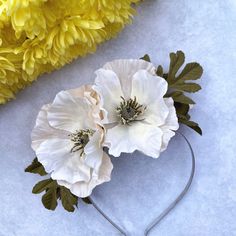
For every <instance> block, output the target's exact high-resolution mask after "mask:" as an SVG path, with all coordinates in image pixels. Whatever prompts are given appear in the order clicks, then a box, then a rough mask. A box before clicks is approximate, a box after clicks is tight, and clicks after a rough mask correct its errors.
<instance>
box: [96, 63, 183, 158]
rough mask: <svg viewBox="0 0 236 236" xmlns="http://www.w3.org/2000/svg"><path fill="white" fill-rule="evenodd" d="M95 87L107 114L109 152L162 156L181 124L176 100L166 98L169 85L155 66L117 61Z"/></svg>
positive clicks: (108, 66) (100, 75)
mask: <svg viewBox="0 0 236 236" xmlns="http://www.w3.org/2000/svg"><path fill="white" fill-rule="evenodd" d="M118 80H119V81H118ZM106 81H109V82H106ZM93 88H94V90H96V91H97V92H98V94H99V95H100V97H101V100H102V108H103V109H104V110H105V113H104V114H106V117H105V119H104V124H105V127H106V129H107V135H106V137H105V142H104V145H105V146H107V147H109V153H110V154H111V155H113V156H119V155H120V154H121V153H122V152H127V153H131V152H133V151H135V150H139V151H141V152H143V153H144V154H146V155H148V156H152V157H153V158H157V157H159V155H160V153H161V152H162V151H164V150H165V149H166V147H167V145H168V143H169V140H170V139H171V137H172V136H174V134H175V132H174V131H175V130H177V129H178V127H179V125H178V119H177V115H176V111H175V107H174V104H173V100H172V98H168V99H166V98H163V97H164V95H165V94H166V92H167V88H168V84H167V82H166V81H165V80H164V79H163V78H161V77H159V76H156V75H155V67H154V66H153V65H152V64H151V63H148V62H145V61H143V60H115V61H113V62H110V63H107V64H106V65H105V66H104V67H103V69H100V70H98V72H97V78H96V80H95V86H93ZM120 94H121V95H120ZM122 94H123V95H122ZM120 96H123V98H120ZM111 101H112V102H111ZM106 118H107V119H106Z"/></svg>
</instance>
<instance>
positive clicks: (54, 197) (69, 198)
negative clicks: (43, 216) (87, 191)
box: [25, 157, 91, 212]
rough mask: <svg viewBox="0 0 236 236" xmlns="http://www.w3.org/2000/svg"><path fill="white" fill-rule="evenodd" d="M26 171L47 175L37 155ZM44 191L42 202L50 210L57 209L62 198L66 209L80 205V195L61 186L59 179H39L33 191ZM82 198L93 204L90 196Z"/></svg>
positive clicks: (70, 209) (35, 192) (71, 210)
mask: <svg viewBox="0 0 236 236" xmlns="http://www.w3.org/2000/svg"><path fill="white" fill-rule="evenodd" d="M25 172H29V173H33V174H39V175H40V176H46V175H47V172H46V171H45V169H44V167H43V165H42V164H41V163H40V162H39V161H38V159H37V157H36V158H35V159H34V160H33V162H32V163H31V164H30V165H29V166H28V167H27V168H26V169H25ZM42 192H44V194H43V195H42V203H43V205H44V207H45V208H47V209H48V210H55V209H56V207H57V204H58V203H57V202H58V200H61V203H62V206H63V207H64V209H65V210H67V211H69V212H73V211H74V210H75V207H77V206H78V197H77V196H75V195H74V194H72V193H71V192H70V190H69V189H67V188H66V187H64V186H60V185H59V184H58V183H57V181H55V180H53V179H51V178H49V179H44V180H41V181H39V182H38V183H37V184H36V185H35V186H34V187H33V190H32V193H34V194H39V193H42ZM82 200H83V201H84V202H85V203H87V204H91V202H90V200H89V198H82Z"/></svg>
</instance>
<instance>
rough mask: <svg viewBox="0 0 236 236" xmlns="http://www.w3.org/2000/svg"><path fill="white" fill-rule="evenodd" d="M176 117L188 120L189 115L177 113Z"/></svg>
mask: <svg viewBox="0 0 236 236" xmlns="http://www.w3.org/2000/svg"><path fill="white" fill-rule="evenodd" d="M177 117H178V119H183V120H189V119H190V115H188V114H186V115H182V114H178V113H177Z"/></svg>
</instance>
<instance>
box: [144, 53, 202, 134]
mask: <svg viewBox="0 0 236 236" xmlns="http://www.w3.org/2000/svg"><path fill="white" fill-rule="evenodd" d="M141 59H143V60H145V61H148V62H150V57H149V56H148V55H145V56H144V57H142V58H141ZM184 62H185V55H184V53H183V52H182V51H177V52H176V53H174V52H172V53H170V65H169V71H168V72H167V73H164V70H163V67H162V66H161V65H159V66H158V67H157V69H156V74H157V75H158V76H160V77H162V78H164V79H165V80H166V81H167V83H168V91H167V93H166V95H165V97H172V98H173V100H174V106H175V108H176V113H177V117H178V120H179V123H182V124H184V125H187V126H188V127H190V128H191V129H193V130H195V131H196V132H197V133H199V134H200V135H202V130H201V128H200V127H199V125H198V124H197V123H196V122H194V121H191V120H190V119H191V117H190V115H189V109H190V105H192V104H195V102H194V101H193V100H192V99H191V98H190V97H189V96H187V95H186V94H185V93H195V92H198V91H199V90H201V86H200V85H199V84H197V83H196V82H193V81H196V80H198V79H200V78H201V76H202V73H203V69H202V67H201V66H200V65H199V64H198V63H197V62H191V63H188V64H186V65H185V66H184V68H183V69H182V71H180V69H181V67H182V66H183V65H184Z"/></svg>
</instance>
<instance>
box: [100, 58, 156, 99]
mask: <svg viewBox="0 0 236 236" xmlns="http://www.w3.org/2000/svg"><path fill="white" fill-rule="evenodd" d="M103 69H105V70H109V71H114V73H115V74H116V75H117V77H118V78H119V80H120V84H121V87H122V90H123V92H124V97H125V98H128V97H129V96H130V93H131V90H132V77H133V76H134V74H135V73H136V72H137V71H139V70H145V71H147V72H148V73H149V74H151V75H155V74H156V73H155V72H156V69H155V66H154V65H153V64H152V63H150V62H147V61H144V60H137V59H135V60H134V59H127V60H114V61H112V62H108V63H106V64H105V65H104V66H103Z"/></svg>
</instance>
